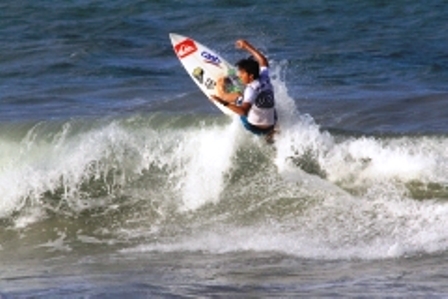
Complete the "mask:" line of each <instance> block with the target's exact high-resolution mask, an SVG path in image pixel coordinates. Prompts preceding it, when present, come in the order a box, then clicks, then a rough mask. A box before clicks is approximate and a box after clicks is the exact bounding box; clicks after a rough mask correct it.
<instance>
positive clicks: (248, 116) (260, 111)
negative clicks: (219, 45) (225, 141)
mask: <svg viewBox="0 0 448 299" xmlns="http://www.w3.org/2000/svg"><path fill="white" fill-rule="evenodd" d="M235 45H236V48H237V49H242V50H246V51H247V52H249V53H250V54H251V55H252V56H251V57H250V58H244V59H241V60H240V61H238V62H237V63H236V64H235V65H236V67H237V75H238V77H239V78H240V80H241V82H242V83H243V84H244V85H245V89H244V92H243V93H240V92H227V91H226V79H227V78H226V77H224V78H220V79H219V80H218V81H217V82H216V87H215V92H216V95H212V100H215V101H218V102H219V103H221V104H222V105H224V106H226V107H227V108H229V109H230V110H232V111H234V112H235V113H237V114H239V115H240V118H241V122H242V123H243V125H244V127H245V128H246V129H247V130H248V131H250V132H252V133H254V134H256V135H265V136H266V140H267V141H268V142H272V141H273V140H272V138H273V134H274V133H275V125H276V122H277V113H276V110H275V99H274V91H273V88H272V84H271V82H270V79H269V63H268V60H267V59H266V57H265V56H264V55H263V54H262V53H261V52H260V51H259V50H258V49H256V48H255V47H254V46H252V45H251V44H250V43H249V42H248V41H246V40H242V39H241V40H237V41H236V44H235Z"/></svg>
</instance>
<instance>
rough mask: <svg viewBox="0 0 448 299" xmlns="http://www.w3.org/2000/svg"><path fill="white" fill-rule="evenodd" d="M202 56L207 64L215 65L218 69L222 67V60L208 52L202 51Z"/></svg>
mask: <svg viewBox="0 0 448 299" xmlns="http://www.w3.org/2000/svg"><path fill="white" fill-rule="evenodd" d="M201 56H202V57H203V58H204V61H205V62H206V63H210V64H213V65H215V66H217V67H221V59H219V57H218V56H216V55H213V54H211V53H209V52H207V51H202V53H201Z"/></svg>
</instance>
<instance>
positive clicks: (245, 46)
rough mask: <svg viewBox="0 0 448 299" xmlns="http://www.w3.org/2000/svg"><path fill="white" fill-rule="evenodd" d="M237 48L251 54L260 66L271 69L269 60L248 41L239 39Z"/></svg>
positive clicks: (236, 44)
mask: <svg viewBox="0 0 448 299" xmlns="http://www.w3.org/2000/svg"><path fill="white" fill-rule="evenodd" d="M235 46H236V47H237V49H242V50H246V51H247V52H249V53H250V54H251V55H252V56H253V57H254V58H255V59H256V60H257V61H258V63H259V64H260V66H266V67H269V62H268V60H267V58H266V57H265V56H264V55H263V54H262V53H261V52H260V51H259V50H258V49H257V48H255V47H254V46H252V45H251V44H250V43H249V42H248V41H247V40H244V39H239V40H237V41H236V43H235Z"/></svg>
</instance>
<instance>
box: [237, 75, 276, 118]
mask: <svg viewBox="0 0 448 299" xmlns="http://www.w3.org/2000/svg"><path fill="white" fill-rule="evenodd" d="M243 102H246V103H250V104H251V105H252V106H251V108H250V110H249V113H248V115H247V120H248V122H249V123H250V124H252V125H255V126H272V125H274V124H275V100H274V91H273V88H272V85H271V81H270V79H269V69H268V68H267V67H265V66H263V67H260V77H259V78H258V79H257V80H254V81H252V82H251V83H249V84H248V85H247V86H246V89H245V90H244V98H243Z"/></svg>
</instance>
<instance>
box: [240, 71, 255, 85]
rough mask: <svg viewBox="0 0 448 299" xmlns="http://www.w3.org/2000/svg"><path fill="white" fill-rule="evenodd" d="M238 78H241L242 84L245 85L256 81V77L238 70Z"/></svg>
mask: <svg viewBox="0 0 448 299" xmlns="http://www.w3.org/2000/svg"><path fill="white" fill-rule="evenodd" d="M238 77H239V78H240V80H241V82H243V84H249V83H250V82H252V81H254V76H253V75H252V74H249V73H248V72H246V71H245V70H243V69H239V70H238Z"/></svg>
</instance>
